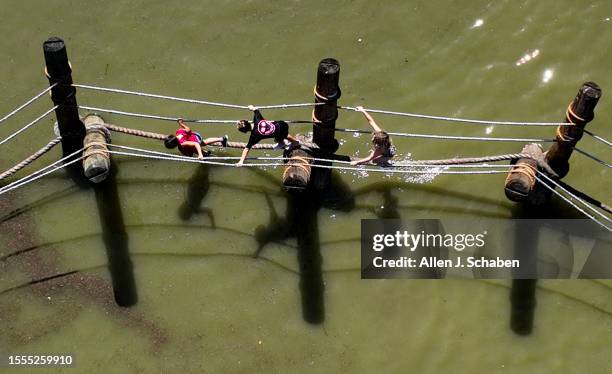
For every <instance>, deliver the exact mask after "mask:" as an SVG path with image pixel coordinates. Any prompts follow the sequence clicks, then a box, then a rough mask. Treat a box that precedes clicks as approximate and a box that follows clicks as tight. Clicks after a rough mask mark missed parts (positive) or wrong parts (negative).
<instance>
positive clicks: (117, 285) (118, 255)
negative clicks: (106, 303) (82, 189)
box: [93, 162, 138, 307]
mask: <svg viewBox="0 0 612 374" xmlns="http://www.w3.org/2000/svg"><path fill="white" fill-rule="evenodd" d="M116 170H117V169H116V165H115V164H114V163H113V162H111V171H110V173H109V175H108V177H107V178H106V180H105V181H103V182H101V183H99V184H95V185H94V186H93V188H94V192H95V195H96V203H97V205H98V213H99V215H100V223H101V226H102V239H103V241H104V245H105V247H106V255H107V257H108V267H109V271H110V275H111V278H112V282H113V293H114V295H115V301H116V302H117V305H119V306H122V307H129V306H133V305H135V304H136V303H137V302H138V293H137V290H136V281H135V279H134V266H133V264H132V260H131V259H130V254H129V240H128V234H127V231H126V229H125V223H124V221H123V213H122V211H121V202H120V200H119V191H118V190H117V183H116V180H115V175H116Z"/></svg>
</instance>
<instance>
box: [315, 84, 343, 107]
mask: <svg viewBox="0 0 612 374" xmlns="http://www.w3.org/2000/svg"><path fill="white" fill-rule="evenodd" d="M313 93H314V95H315V96H316V98H317V99H318V100H321V101H322V102H323V103H326V104H329V103H334V102H336V101H338V99H340V96H342V90H340V87H338V90H337V91H336V92H334V93H333V94H331V95H329V96H324V95H321V94H320V93H319V91H317V86H314V88H313Z"/></svg>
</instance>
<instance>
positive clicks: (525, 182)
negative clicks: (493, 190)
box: [504, 144, 544, 202]
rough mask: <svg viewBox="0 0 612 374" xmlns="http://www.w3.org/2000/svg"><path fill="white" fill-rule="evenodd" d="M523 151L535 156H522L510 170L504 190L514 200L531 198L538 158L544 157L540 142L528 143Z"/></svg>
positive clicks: (521, 200)
mask: <svg viewBox="0 0 612 374" xmlns="http://www.w3.org/2000/svg"><path fill="white" fill-rule="evenodd" d="M521 153H525V154H528V155H530V156H531V157H533V158H520V159H518V160H516V163H515V164H514V166H513V167H512V168H511V169H510V171H509V172H508V176H507V177H506V183H505V185H504V192H505V193H506V197H507V198H508V199H510V200H512V201H516V202H523V201H527V200H529V198H530V196H531V192H532V190H533V188H534V187H535V184H536V170H538V160H543V159H544V153H543V152H542V148H541V147H540V146H539V145H538V144H527V145H526V146H525V147H523V150H522V151H521Z"/></svg>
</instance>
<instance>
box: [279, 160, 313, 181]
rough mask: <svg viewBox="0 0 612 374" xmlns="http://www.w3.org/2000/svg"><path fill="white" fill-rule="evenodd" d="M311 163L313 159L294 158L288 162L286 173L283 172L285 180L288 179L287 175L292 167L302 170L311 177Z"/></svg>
mask: <svg viewBox="0 0 612 374" xmlns="http://www.w3.org/2000/svg"><path fill="white" fill-rule="evenodd" d="M310 161H312V158H311V157H304V156H293V157H291V158H290V159H289V160H286V163H287V167H286V168H285V171H284V172H283V180H284V179H286V178H287V173H288V172H289V170H291V167H292V166H295V167H297V168H300V169H302V170H303V171H304V173H306V174H308V175H310V170H311V166H310Z"/></svg>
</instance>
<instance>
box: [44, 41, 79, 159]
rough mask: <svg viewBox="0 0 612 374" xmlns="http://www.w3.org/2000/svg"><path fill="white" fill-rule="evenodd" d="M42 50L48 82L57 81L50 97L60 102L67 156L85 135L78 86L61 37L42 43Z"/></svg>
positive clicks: (64, 148)
mask: <svg viewBox="0 0 612 374" xmlns="http://www.w3.org/2000/svg"><path fill="white" fill-rule="evenodd" d="M43 52H44V54H45V65H46V66H45V74H46V76H47V78H48V79H49V84H50V85H53V84H57V85H56V86H55V87H53V88H52V89H51V99H52V100H53V103H54V104H55V105H57V108H56V109H55V115H56V117H57V123H58V127H59V131H60V135H61V136H62V149H63V152H64V156H67V155H69V154H71V153H73V152H76V151H77V150H79V149H81V147H83V138H84V137H85V126H84V125H83V122H81V119H80V118H79V111H78V107H77V101H76V88H74V87H73V86H72V68H71V66H70V62H69V61H68V54H67V52H66V44H65V43H64V41H63V40H62V39H60V38H57V37H52V38H49V39H47V40H46V41H45V42H44V43H43Z"/></svg>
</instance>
